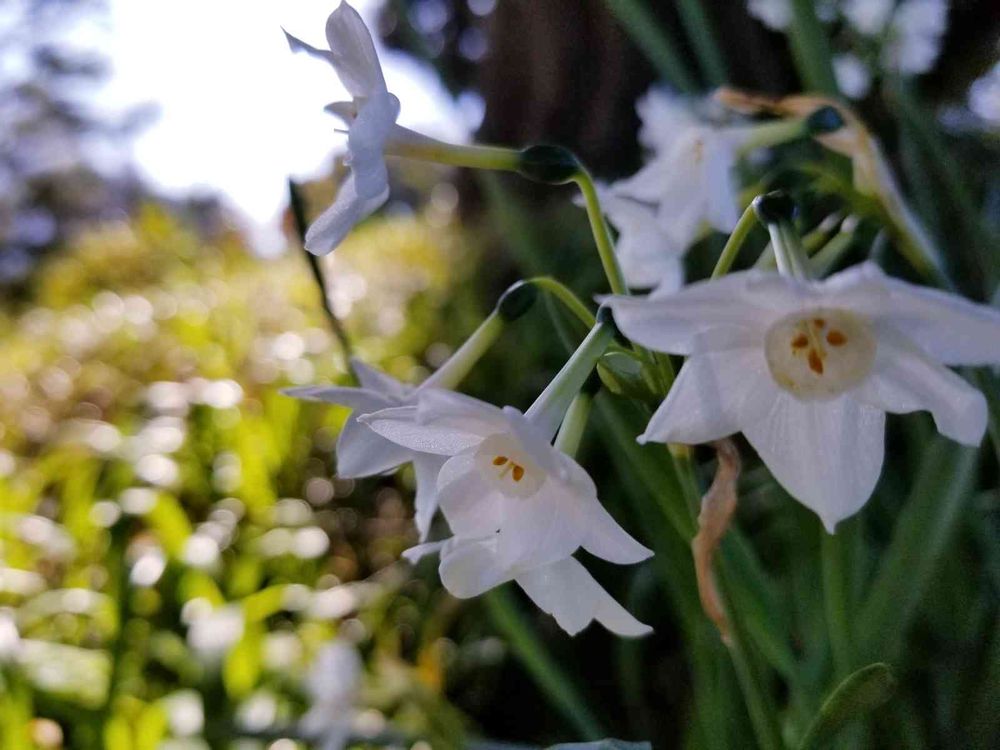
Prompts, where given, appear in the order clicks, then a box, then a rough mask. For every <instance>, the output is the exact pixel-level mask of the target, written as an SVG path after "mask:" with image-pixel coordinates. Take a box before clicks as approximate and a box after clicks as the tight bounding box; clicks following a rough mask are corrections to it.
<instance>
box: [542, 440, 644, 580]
mask: <svg viewBox="0 0 1000 750" xmlns="http://www.w3.org/2000/svg"><path fill="white" fill-rule="evenodd" d="M561 459H562V462H563V464H564V465H565V469H564V471H563V473H564V474H565V476H566V481H564V482H561V483H560V485H561V489H560V490H559V491H560V492H563V493H565V494H566V495H567V496H568V498H567V501H566V503H565V504H566V506H567V507H571V508H572V509H573V512H572V514H571V515H569V516H567V517H566V519H565V523H566V524H567V525H569V524H574V525H577V524H578V525H579V529H580V535H579V538H580V541H579V545H580V546H582V547H583V548H584V549H586V550H587V551H588V552H590V554H592V555H595V556H597V557H600V558H602V559H604V560H608V561H609V562H613V563H617V564H619V565H631V564H633V563H637V562H641V561H642V560H645V559H646V558H648V557H649V556H650V555H652V554H653V552H652V550H649V549H646V548H645V547H643V546H642V545H641V544H639V542H637V541H636V540H635V539H633V538H632V537H631V536H630V535H629V533H628V532H627V531H625V529H623V528H622V527H621V526H619V525H618V522H617V521H616V520H615V519H614V518H613V517H612V516H611V514H610V513H608V511H607V510H605V509H604V506H603V505H601V502H600V500H598V499H597V487H595V486H594V480H592V479H591V478H590V475H589V474H588V473H587V472H586V470H585V469H584V468H583V467H582V466H580V465H579V464H578V463H576V461H574V460H573V459H572V458H570V457H569V456H561Z"/></svg>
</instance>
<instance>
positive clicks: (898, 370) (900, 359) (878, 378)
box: [857, 329, 987, 446]
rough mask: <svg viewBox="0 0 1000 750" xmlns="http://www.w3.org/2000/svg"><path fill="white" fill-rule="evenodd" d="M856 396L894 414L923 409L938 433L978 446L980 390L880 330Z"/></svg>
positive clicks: (982, 420) (982, 426) (982, 408)
mask: <svg viewBox="0 0 1000 750" xmlns="http://www.w3.org/2000/svg"><path fill="white" fill-rule="evenodd" d="M857 397H858V399H859V400H861V401H863V402H864V403H866V404H871V405H872V406H877V407H878V408H880V409H884V410H885V411H888V412H892V413H894V414H906V413H909V412H913V411H921V410H926V411H929V412H930V413H931V414H932V415H933V416H934V424H936V425H937V428H938V432H940V433H941V434H942V435H944V436H945V437H949V438H951V439H952V440H957V441H958V442H960V443H964V444H965V445H972V446H976V445H979V443H980V441H982V439H983V435H984V434H985V432H986V422H987V406H986V399H985V398H984V397H983V394H982V393H980V392H979V391H978V390H976V389H975V388H973V387H972V386H971V385H969V384H968V383H967V382H965V380H963V379H962V378H961V377H959V376H958V375H956V374H955V373H953V372H952V371H951V370H949V369H948V368H947V367H944V366H943V365H939V364H938V363H937V362H934V361H933V360H931V359H930V358H929V357H927V356H926V355H925V354H924V353H923V352H921V351H920V350H919V349H918V348H917V347H916V346H915V345H913V344H910V343H909V342H907V341H906V340H905V339H903V338H902V337H901V336H899V335H896V336H893V335H892V334H891V332H887V331H885V330H884V329H883V330H881V331H880V332H879V340H878V349H877V351H876V359H875V368H874V370H873V371H872V374H871V375H870V376H869V377H868V379H867V380H866V381H865V382H864V383H862V385H861V386H860V387H859V388H858V390H857Z"/></svg>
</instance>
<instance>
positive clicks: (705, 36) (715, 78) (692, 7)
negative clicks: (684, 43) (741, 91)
mask: <svg viewBox="0 0 1000 750" xmlns="http://www.w3.org/2000/svg"><path fill="white" fill-rule="evenodd" d="M677 10H679V11H680V14H681V23H682V24H683V25H684V30H685V31H687V33H688V37H690V39H691V46H692V47H694V53H695V56H696V57H697V58H698V67H699V68H701V72H702V75H703V76H704V78H705V80H706V81H707V82H708V83H709V84H710V85H711V86H713V87H715V86H721V85H723V84H724V83H725V82H726V78H727V76H726V60H725V58H724V57H723V55H722V49H721V48H720V47H719V43H718V42H717V41H716V40H717V39H718V35H717V34H716V33H715V30H714V29H713V28H712V22H711V21H710V20H709V18H708V14H707V13H706V12H705V8H704V6H703V4H702V2H701V0H678V2H677Z"/></svg>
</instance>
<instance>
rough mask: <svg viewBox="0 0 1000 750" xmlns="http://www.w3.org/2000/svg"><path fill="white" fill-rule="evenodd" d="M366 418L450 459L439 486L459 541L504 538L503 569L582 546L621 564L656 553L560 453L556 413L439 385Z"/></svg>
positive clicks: (416, 447) (499, 559) (402, 440)
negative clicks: (617, 518) (626, 527)
mask: <svg viewBox="0 0 1000 750" xmlns="http://www.w3.org/2000/svg"><path fill="white" fill-rule="evenodd" d="M560 417H561V415H560ZM361 421H362V422H363V423H364V424H366V425H368V426H369V427H371V429H372V430H374V431H375V432H376V433H378V434H379V435H381V436H382V437H383V438H386V439H387V440H391V441H393V442H395V443H397V444H398V445H400V446H403V447H404V448H407V449H409V450H412V451H417V452H420V453H428V454H433V455H437V456H441V457H443V458H445V459H446V460H445V463H444V465H443V466H442V468H441V472H440V474H439V475H438V481H437V500H438V503H439V505H440V507H441V511H442V512H443V513H444V516H445V519H446V520H447V521H448V524H449V526H450V527H451V530H452V532H453V533H454V535H455V536H456V537H458V538H460V539H465V540H478V539H487V538H493V537H494V536H495V538H496V550H495V563H496V566H497V569H498V570H502V571H511V570H518V571H522V570H529V569H531V568H536V567H540V566H543V565H548V564H551V563H554V562H557V561H559V560H564V559H565V558H567V557H569V556H570V555H572V554H573V552H575V551H576V550H577V549H578V548H580V547H583V548H584V549H586V550H587V551H588V552H590V553H591V554H593V555H596V556H597V557H601V558H603V559H605V560H609V561H611V562H614V563H619V564H630V563H637V562H640V561H641V560H644V559H646V558H647V557H649V556H650V555H651V554H652V552H650V551H649V550H648V549H646V548H645V547H643V546H642V545H641V544H639V543H638V542H637V541H635V539H633V538H632V537H631V536H629V535H628V533H627V532H626V531H625V530H624V529H622V528H621V527H620V526H619V525H618V524H617V522H616V521H615V520H614V519H613V518H612V517H611V515H610V514H609V513H608V512H607V511H606V510H605V509H604V507H603V506H602V505H601V503H600V502H599V501H598V499H597V489H596V487H595V486H594V483H593V481H592V480H591V479H590V477H589V476H588V475H587V472H586V471H584V469H583V468H582V467H581V466H580V465H579V464H577V463H576V462H575V461H574V460H573V459H572V458H570V457H569V456H567V455H566V454H565V453H562V452H561V451H559V450H558V449H556V448H554V447H553V446H552V444H551V442H550V441H551V439H552V437H553V434H554V432H555V427H557V426H558V421H556V422H555V424H553V423H552V421H551V420H550V419H549V418H548V415H547V414H539V413H534V412H533V411H532V410H529V411H528V414H527V415H525V414H522V413H521V412H519V411H518V410H517V409H514V408H512V407H506V408H504V409H499V408H497V407H495V406H492V405H491V404H487V403H484V402H482V401H479V400H477V399H474V398H470V397H468V396H463V395H461V394H458V393H452V392H450V391H443V390H440V389H435V388H430V389H426V390H422V391H421V392H420V393H419V395H418V398H417V404H416V406H404V407H398V408H393V409H385V410H382V411H378V412H375V413H373V414H368V415H365V416H363V417H361Z"/></svg>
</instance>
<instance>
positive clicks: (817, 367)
mask: <svg viewBox="0 0 1000 750" xmlns="http://www.w3.org/2000/svg"><path fill="white" fill-rule="evenodd" d="M809 369H810V370H812V371H813V372H814V373H816V374H817V375H822V374H823V360H822V358H821V357H820V356H819V353H818V352H817V351H816V350H815V349H810V350H809Z"/></svg>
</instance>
